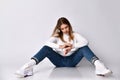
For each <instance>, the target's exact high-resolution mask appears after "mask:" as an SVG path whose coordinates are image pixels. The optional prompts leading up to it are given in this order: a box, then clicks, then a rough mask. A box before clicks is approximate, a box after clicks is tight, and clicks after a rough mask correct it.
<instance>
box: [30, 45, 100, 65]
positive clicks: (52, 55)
mask: <svg viewBox="0 0 120 80" xmlns="http://www.w3.org/2000/svg"><path fill="white" fill-rule="evenodd" d="M45 57H47V58H48V59H49V60H50V61H51V62H52V63H53V64H54V65H55V66H56V67H75V66H76V65H77V64H78V63H79V62H80V61H81V59H82V58H83V57H85V58H86V59H87V60H88V61H90V62H91V63H94V61H95V60H98V57H97V56H96V55H95V54H94V53H93V52H92V51H91V50H90V48H89V47H88V46H84V47H82V48H79V49H78V50H77V51H75V52H74V53H73V54H72V55H70V56H61V55H60V54H58V53H57V52H55V51H54V50H53V49H52V48H51V47H48V46H43V47H42V48H41V49H40V51H39V52H38V53H37V54H35V55H34V56H33V57H32V58H31V59H34V60H35V61H36V64H38V63H39V62H40V61H42V60H43V59H44V58H45Z"/></svg>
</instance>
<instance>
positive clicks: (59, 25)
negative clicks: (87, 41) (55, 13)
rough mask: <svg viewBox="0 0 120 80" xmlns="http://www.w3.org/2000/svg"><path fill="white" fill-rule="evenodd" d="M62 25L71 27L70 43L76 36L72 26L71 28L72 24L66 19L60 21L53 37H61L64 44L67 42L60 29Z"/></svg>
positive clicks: (62, 18)
mask: <svg viewBox="0 0 120 80" xmlns="http://www.w3.org/2000/svg"><path fill="white" fill-rule="evenodd" d="M62 24H67V25H68V27H69V41H71V40H73V38H74V35H73V29H72V26H71V24H70V22H69V21H68V19H67V18H65V17H61V18H59V19H58V21H57V24H56V26H55V29H54V30H53V33H52V36H54V37H59V38H60V39H61V40H62V41H63V42H65V40H64V39H63V32H62V31H61V29H60V27H61V25H62Z"/></svg>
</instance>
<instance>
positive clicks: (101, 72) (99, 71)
mask: <svg viewBox="0 0 120 80" xmlns="http://www.w3.org/2000/svg"><path fill="white" fill-rule="evenodd" d="M94 65H95V69H96V70H95V73H96V75H98V76H105V75H110V74H111V73H112V71H111V70H109V69H108V68H106V67H105V65H104V64H103V63H102V62H101V61H99V60H96V61H95V63H94Z"/></svg>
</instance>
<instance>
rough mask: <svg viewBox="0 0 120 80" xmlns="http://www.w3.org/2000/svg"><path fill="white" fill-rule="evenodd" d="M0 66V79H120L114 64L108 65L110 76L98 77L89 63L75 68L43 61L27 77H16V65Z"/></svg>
mask: <svg viewBox="0 0 120 80" xmlns="http://www.w3.org/2000/svg"><path fill="white" fill-rule="evenodd" d="M86 65H87V66H86ZM0 67H1V68H0V80H120V74H119V71H118V70H117V68H116V67H115V66H111V67H110V68H111V69H112V71H113V74H112V75H111V76H106V77H100V76H96V75H95V73H94V67H93V66H92V65H90V64H89V63H87V64H85V65H83V64H81V65H80V66H79V67H75V68H67V67H64V68H55V67H54V66H53V65H52V66H51V64H47V63H45V62H43V63H40V64H39V65H37V66H36V67H34V75H33V76H30V77H27V78H17V77H16V75H14V72H15V71H16V70H17V69H18V66H17V65H16V66H10V65H9V66H0ZM19 67H20V66H19Z"/></svg>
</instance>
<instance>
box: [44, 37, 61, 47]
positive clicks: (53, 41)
mask: <svg viewBox="0 0 120 80" xmlns="http://www.w3.org/2000/svg"><path fill="white" fill-rule="evenodd" d="M57 41H58V38H57V37H50V39H49V40H47V41H46V43H45V45H46V46H49V47H51V48H54V49H58V48H59V45H58V44H57Z"/></svg>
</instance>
